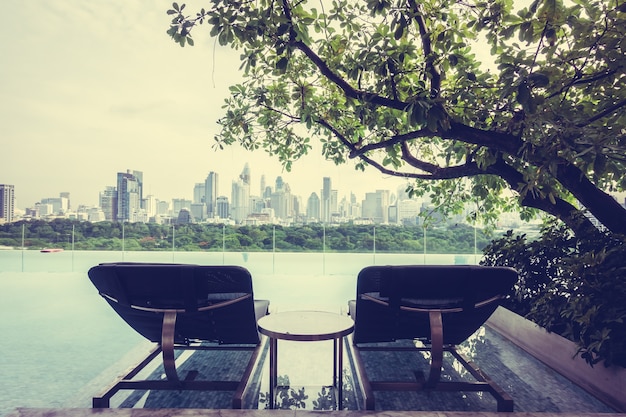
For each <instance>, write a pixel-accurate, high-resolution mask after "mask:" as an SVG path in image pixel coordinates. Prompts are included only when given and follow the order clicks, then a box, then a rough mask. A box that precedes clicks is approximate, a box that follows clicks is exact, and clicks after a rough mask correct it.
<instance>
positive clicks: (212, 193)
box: [204, 171, 219, 218]
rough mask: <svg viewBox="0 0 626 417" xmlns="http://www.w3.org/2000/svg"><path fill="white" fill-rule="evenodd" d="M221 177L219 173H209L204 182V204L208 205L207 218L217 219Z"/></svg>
mask: <svg viewBox="0 0 626 417" xmlns="http://www.w3.org/2000/svg"><path fill="white" fill-rule="evenodd" d="M218 181H219V175H218V174H217V172H213V171H211V172H209V175H207V177H206V180H205V181H204V204H206V214H207V217H209V218H211V217H215V216H216V214H217V213H216V212H217V207H216V203H217V196H218V192H219V189H218Z"/></svg>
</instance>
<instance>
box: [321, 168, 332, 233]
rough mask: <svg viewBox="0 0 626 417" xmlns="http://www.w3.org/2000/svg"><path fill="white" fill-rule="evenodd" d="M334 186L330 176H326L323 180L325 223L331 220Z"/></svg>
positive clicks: (323, 213) (322, 204) (323, 218)
mask: <svg viewBox="0 0 626 417" xmlns="http://www.w3.org/2000/svg"><path fill="white" fill-rule="evenodd" d="M331 198H332V188H331V182H330V177H324V178H323V180H322V198H321V216H322V217H321V220H322V222H324V223H328V222H330V213H331Z"/></svg>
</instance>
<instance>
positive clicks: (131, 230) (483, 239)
mask: <svg viewBox="0 0 626 417" xmlns="http://www.w3.org/2000/svg"><path fill="white" fill-rule="evenodd" d="M424 234H426V238H424ZM22 235H23V238H24V247H25V248H27V249H41V248H44V247H56V248H63V249H71V248H72V247H73V248H74V249H76V250H122V249H124V250H128V251H142V250H146V251H159V250H162V251H166V250H172V249H173V248H175V250H178V251H222V250H225V251H230V252H247V251H250V252H255V251H272V250H273V249H274V250H277V251H282V252H321V251H323V250H325V251H337V252H371V251H373V250H376V251H377V252H389V253H424V244H426V252H427V253H455V254H464V253H468V254H471V253H474V251H475V250H477V251H479V252H480V251H482V249H483V248H484V247H485V246H487V245H488V244H489V242H490V240H491V238H490V236H489V235H488V234H486V233H485V232H484V231H483V230H480V229H479V230H477V231H475V230H474V228H473V227H471V226H469V225H467V224H454V225H446V226H441V227H429V228H426V229H424V228H423V227H422V226H389V225H376V226H373V225H352V224H344V225H338V226H326V227H325V226H324V225H322V224H310V225H300V226H290V227H283V226H279V225H259V226H230V225H222V224H184V225H161V224H154V223H117V222H98V223H90V222H79V221H75V220H67V219H56V220H53V221H43V220H33V221H25V222H15V223H10V224H4V225H0V246H10V247H21V246H22ZM475 248H476V249H475Z"/></svg>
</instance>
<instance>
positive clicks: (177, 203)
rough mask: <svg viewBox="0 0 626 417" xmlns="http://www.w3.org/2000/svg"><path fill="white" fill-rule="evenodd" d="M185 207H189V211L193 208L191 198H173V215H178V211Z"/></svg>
mask: <svg viewBox="0 0 626 417" xmlns="http://www.w3.org/2000/svg"><path fill="white" fill-rule="evenodd" d="M183 209H187V210H188V211H189V210H190V209H191V200H187V199H185V198H173V199H172V215H173V216H178V213H179V212H180V211H181V210H183Z"/></svg>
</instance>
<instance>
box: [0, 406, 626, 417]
mask: <svg viewBox="0 0 626 417" xmlns="http://www.w3.org/2000/svg"><path fill="white" fill-rule="evenodd" d="M320 413H324V414H326V413H330V414H329V417H502V415H503V413H496V412H456V411H332V412H328V411H305V410H206V409H189V408H187V409H180V408H175V409H174V408H161V409H145V408H116V409H99V410H94V409H90V408H64V409H47V408H22V409H17V410H15V411H14V412H13V413H11V414H9V415H8V416H7V417H93V416H105V417H109V416H110V417H148V416H150V417H319V415H320ZM505 415H506V416H507V417H609V416H610V417H623V416H626V414H602V413H566V414H564V413H528V412H519V413H518V412H513V413H506V414H505Z"/></svg>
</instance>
